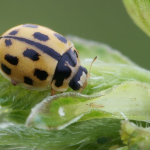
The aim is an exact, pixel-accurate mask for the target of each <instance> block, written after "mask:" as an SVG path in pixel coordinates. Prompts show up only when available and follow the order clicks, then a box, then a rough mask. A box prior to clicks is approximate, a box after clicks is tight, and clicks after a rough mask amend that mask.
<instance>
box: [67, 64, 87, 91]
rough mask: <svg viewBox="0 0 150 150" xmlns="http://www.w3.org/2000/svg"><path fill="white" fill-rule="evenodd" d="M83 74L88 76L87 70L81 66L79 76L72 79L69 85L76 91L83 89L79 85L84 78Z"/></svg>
mask: <svg viewBox="0 0 150 150" xmlns="http://www.w3.org/2000/svg"><path fill="white" fill-rule="evenodd" d="M83 72H84V73H85V74H87V70H86V68H84V67H82V66H80V68H79V70H78V72H77V74H76V75H75V76H74V77H73V78H72V79H71V81H70V83H69V86H70V87H71V88H72V89H73V90H75V91H77V90H79V89H80V88H81V85H80V84H79V83H78V81H80V77H81V76H82V73H83Z"/></svg>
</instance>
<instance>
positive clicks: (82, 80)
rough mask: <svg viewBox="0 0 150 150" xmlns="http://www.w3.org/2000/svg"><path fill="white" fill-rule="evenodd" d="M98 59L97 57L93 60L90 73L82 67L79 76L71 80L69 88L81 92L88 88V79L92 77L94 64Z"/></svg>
mask: <svg viewBox="0 0 150 150" xmlns="http://www.w3.org/2000/svg"><path fill="white" fill-rule="evenodd" d="M96 59H97V56H96V57H95V58H94V59H93V61H92V63H91V66H90V70H89V73H88V72H87V70H86V68H84V67H82V66H80V67H79V70H78V72H77V74H76V75H75V76H74V77H73V78H72V79H71V81H70V83H69V86H70V87H71V88H72V89H73V90H75V91H77V90H79V89H80V92H81V91H82V90H83V89H84V88H85V87H86V85H87V79H88V78H89V77H90V72H91V67H92V64H93V62H94V61H95V60H96Z"/></svg>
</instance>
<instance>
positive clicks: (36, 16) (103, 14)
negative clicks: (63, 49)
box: [0, 0, 150, 70]
mask: <svg viewBox="0 0 150 150" xmlns="http://www.w3.org/2000/svg"><path fill="white" fill-rule="evenodd" d="M23 23H34V24H40V25H43V26H47V27H50V28H52V29H53V30H55V31H57V32H59V33H61V34H63V35H68V34H71V35H75V36H79V37H82V38H85V39H90V40H95V41H98V42H102V43H106V44H108V45H110V46H111V47H113V48H114V49H117V50H119V51H120V52H122V53H123V54H124V55H126V56H127V57H129V58H130V59H131V60H133V61H134V62H135V63H137V64H138V65H140V66H142V67H144V68H146V69H149V70H150V64H149V62H150V59H149V54H150V38H149V37H148V36H147V35H146V34H145V33H144V32H143V31H141V30H140V29H139V28H138V27H137V26H136V25H135V24H134V23H133V21H132V20H131V19H130V17H129V15H128V14H127V12H126V10H125V7H124V5H123V3H122V1H121V0H93V1H91V0H74V1H73V0H26V1H23V0H14V1H13V0H0V34H2V33H3V32H5V31H6V30H7V29H9V28H11V27H13V26H16V25H18V24H23Z"/></svg>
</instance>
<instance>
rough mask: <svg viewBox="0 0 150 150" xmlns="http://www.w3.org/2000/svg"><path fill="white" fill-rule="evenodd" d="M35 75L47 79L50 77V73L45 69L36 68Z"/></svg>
mask: <svg viewBox="0 0 150 150" xmlns="http://www.w3.org/2000/svg"><path fill="white" fill-rule="evenodd" d="M34 76H36V77H37V78H38V79H40V80H46V78H47V77H48V73H47V72H46V71H44V70H40V69H35V71H34Z"/></svg>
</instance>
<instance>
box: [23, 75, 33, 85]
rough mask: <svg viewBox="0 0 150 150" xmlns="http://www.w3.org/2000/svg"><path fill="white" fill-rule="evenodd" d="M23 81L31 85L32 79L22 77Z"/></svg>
mask: <svg viewBox="0 0 150 150" xmlns="http://www.w3.org/2000/svg"><path fill="white" fill-rule="evenodd" d="M24 83H26V84H29V85H33V80H32V79H30V78H29V77H24Z"/></svg>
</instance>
